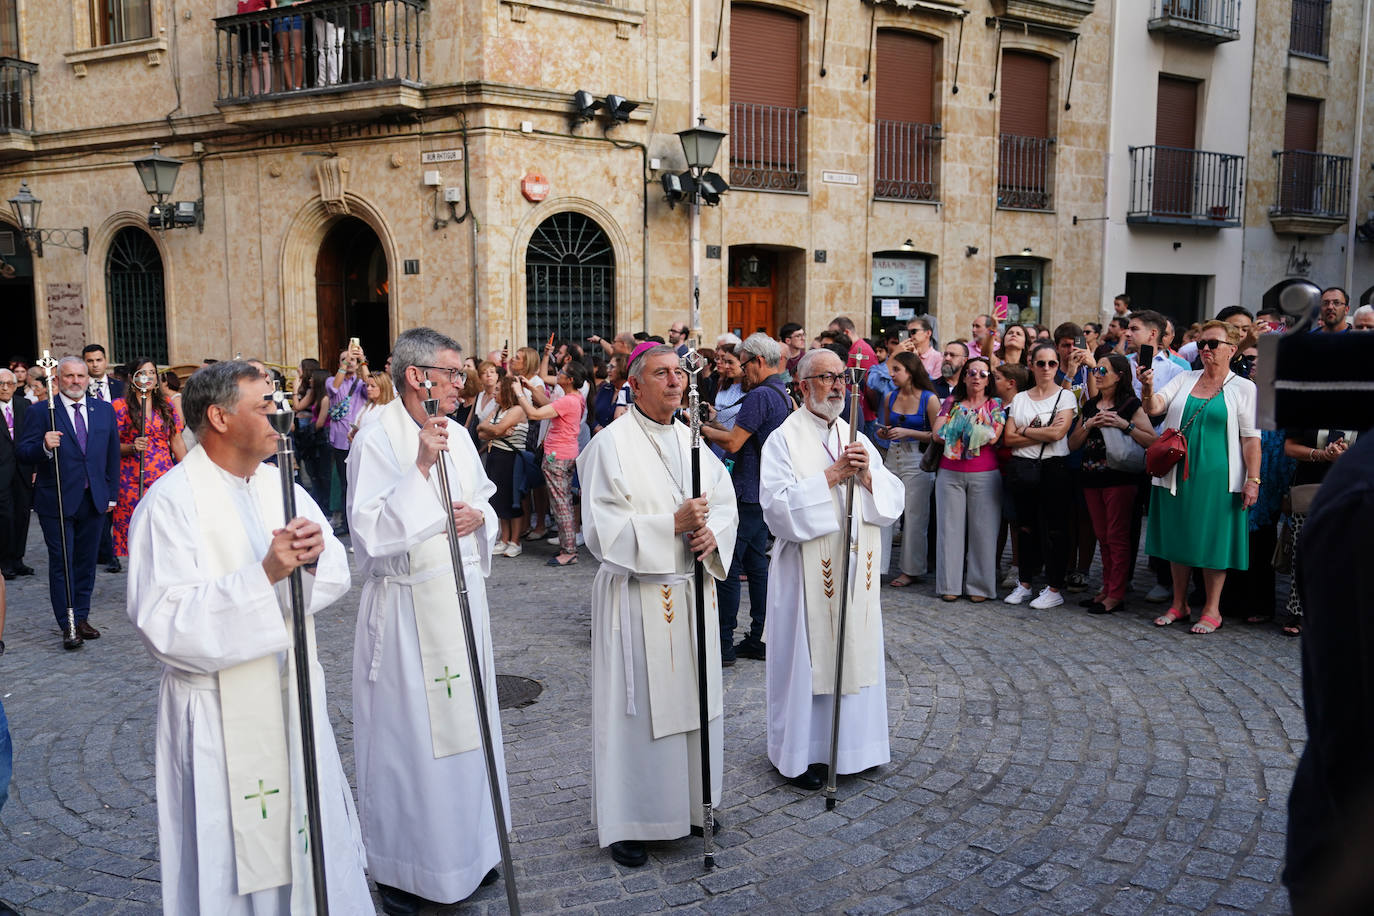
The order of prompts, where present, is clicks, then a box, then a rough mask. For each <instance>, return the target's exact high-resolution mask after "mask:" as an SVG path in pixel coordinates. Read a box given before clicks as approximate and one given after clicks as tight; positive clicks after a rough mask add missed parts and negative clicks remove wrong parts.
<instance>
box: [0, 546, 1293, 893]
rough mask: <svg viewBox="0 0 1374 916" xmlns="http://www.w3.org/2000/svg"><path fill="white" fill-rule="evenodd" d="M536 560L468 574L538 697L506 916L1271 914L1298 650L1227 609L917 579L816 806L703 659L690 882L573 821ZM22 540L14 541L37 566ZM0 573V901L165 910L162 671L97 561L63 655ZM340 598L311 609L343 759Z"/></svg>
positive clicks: (578, 709) (898, 594)
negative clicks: (715, 794)
mask: <svg viewBox="0 0 1374 916" xmlns="http://www.w3.org/2000/svg"><path fill="white" fill-rule="evenodd" d="M554 549H555V548H547V549H546V548H545V547H544V546H543V545H540V546H539V547H537V548H535V549H533V550H531V551H529V554H530V555H529V556H528V557H526V558H520V559H515V560H511V561H509V562H499V563H498V564H497V567H496V569H495V571H494V573H493V576H492V578H491V580H490V581H489V583H488V588H489V592H490V596H491V602H492V607H493V609H494V613H493V617H494V620H493V626H494V628H495V632H494V639H495V643H496V658H497V666H498V668H499V669H500V670H501V673H502V674H506V675H517V676H522V677H529V678H533V679H535V680H537V681H538V682H539V685H541V686H542V688H543V692H542V693H541V694H540V695H539V696H538V698H537V699H536V700H535V701H534V702H532V703H529V704H528V705H525V706H523V707H520V708H511V709H503V710H502V716H503V722H504V730H505V738H506V759H507V764H508V772H509V776H510V792H511V815H512V818H513V821H514V824H515V830H514V835H513V843H514V845H513V854H514V856H515V860H516V867H517V877H518V882H519V888H520V894H521V902H522V905H523V907H524V909H525V911H526V912H528V913H594V914H606V916H612V914H631V913H648V912H658V911H662V910H666V909H669V908H681V909H683V910H684V911H686V912H704V913H712V914H723V913H734V912H745V911H747V912H750V913H756V912H757V913H796V912H805V913H811V912H816V913H853V914H882V913H895V912H902V913H932V914H934V913H949V914H953V913H969V912H978V913H993V914H1011V913H1106V914H1110V916H1128V914H1135V913H1164V914H1172V913H1196V912H1244V913H1286V912H1287V911H1288V902H1287V896H1286V894H1285V892H1284V891H1283V889H1282V888H1281V887H1280V885H1279V883H1278V875H1279V872H1280V869H1281V865H1282V856H1283V847H1284V831H1285V829H1286V821H1287V816H1286V807H1285V806H1286V799H1287V792H1288V787H1289V784H1290V782H1291V780H1292V772H1293V768H1294V766H1295V765H1296V755H1297V752H1298V751H1299V750H1300V748H1301V744H1302V741H1303V740H1304V737H1305V734H1304V727H1303V719H1302V711H1301V706H1300V703H1301V693H1300V690H1301V688H1300V678H1299V671H1300V668H1299V666H1300V662H1299V656H1298V645H1297V643H1296V641H1294V640H1285V639H1283V638H1282V637H1280V636H1278V635H1277V634H1276V632H1275V631H1272V630H1270V629H1262V630H1261V629H1252V628H1247V627H1244V626H1241V625H1239V622H1232V625H1229V626H1228V627H1227V628H1226V629H1224V630H1223V631H1222V632H1221V633H1219V634H1217V635H1216V636H1214V637H1208V638H1206V639H1203V638H1199V637H1191V636H1189V635H1188V634H1186V633H1185V632H1182V630H1181V628H1178V627H1172V628H1169V629H1168V630H1165V631H1159V630H1156V629H1155V628H1153V627H1151V626H1150V625H1149V618H1148V616H1147V615H1144V614H1140V615H1136V614H1116V615H1110V616H1106V617H1090V616H1088V615H1086V614H1084V613H1082V612H1080V611H1078V610H1077V609H1074V610H1070V609H1069V607H1067V606H1066V607H1064V608H1057V609H1055V610H1053V611H1048V612H1035V611H1030V610H1028V609H1025V608H1013V607H1009V606H1006V605H1003V604H1001V603H1000V602H988V603H986V604H983V605H977V606H975V605H971V604H968V603H960V604H957V605H954V606H950V605H946V604H942V603H941V602H939V601H938V600H937V599H935V597H934V596H933V595H930V594H927V592H928V591H929V589H928V587H925V586H916V587H913V588H908V589H903V590H891V589H885V590H884V592H883V601H884V611H885V614H884V617H885V621H886V643H887V652H888V699H889V704H890V718H891V728H892V757H893V759H892V763H891V764H890V765H888V766H886V767H881V768H879V769H877V770H873V771H869V772H868V773H865V774H862V775H861V776H859V777H852V778H842V779H841V781H840V786H839V797H840V803H839V806H838V808H837V810H835V811H833V812H826V811H825V805H824V800H823V798H822V796H821V794H820V793H802V792H800V791H799V790H796V789H794V788H792V787H790V786H788V785H786V784H785V783H783V781H782V780H781V778H780V777H779V776H778V775H777V773H776V772H775V771H774V770H773V769H772V767H771V766H770V765H769V764H768V761H767V757H766V736H765V723H764V715H763V705H764V682H763V664H762V663H761V662H753V661H741V662H740V663H739V664H738V665H736V666H735V667H734V668H731V669H727V670H726V672H725V687H726V693H725V700H726V710H725V715H726V722H725V732H726V750H725V761H726V773H725V796H724V800H723V805H722V807H721V809H719V813H720V815H721V817H722V819H723V820H724V821H725V824H726V829H725V830H724V831H723V832H722V833H720V834H719V836H718V837H717V850H718V852H717V862H718V863H719V867H718V868H717V869H716V871H714V872H712V873H710V874H704V873H703V872H702V869H701V857H700V843H699V841H693V840H684V841H680V842H676V843H655V844H650V847H649V849H650V864H649V865H648V866H646V867H644V868H642V869H638V870H629V869H622V868H620V867H619V866H616V865H614V864H613V863H612V862H611V860H610V857H609V855H608V854H606V853H605V852H603V851H601V850H599V849H597V847H596V835H595V831H594V830H593V828H592V826H591V823H590V810H591V808H590V784H589V774H590V769H591V742H592V734H591V719H590V712H589V710H588V708H587V705H586V704H587V700H588V697H589V695H590V690H589V685H588V677H589V672H588V669H587V665H588V659H589V649H588V638H589V637H588V632H589V623H590V611H589V605H588V599H589V596H590V588H591V580H592V576H593V573H594V571H595V566H594V564H592V563H583V564H581V565H579V566H578V567H577V568H575V569H559V570H554V569H548V568H546V567H545V566H544V565H543V562H544V560H545V559H546V557H545V556H544V554H545V553H547V554H549V555H552V552H553V551H554ZM42 555H43V550H42V548H41V544H39V543H34V544H31V545H30V549H29V552H28V558H29V560H30V562H31V563H34V561H35V560H39V559H42V558H43V556H42ZM584 559H586V558H584ZM35 565H38V564H37V563H35ZM1142 568H1143V564H1142ZM357 581H358V580H357V579H356V577H355V583H356V582H357ZM7 584H8V585H9V586H10V590H9V595H10V605H9V622H8V625H7V629H6V634H5V637H6V644H7V647H8V651H7V652H6V654H5V655H4V656H3V657H2V658H0V694H3V696H4V698H5V704H6V711H7V712H8V714H9V717H10V722H11V728H12V729H13V732H14V738H15V758H16V759H15V782H14V785H13V787H12V794H11V799H10V803H9V805H8V806H7V807H6V809H5V811H4V814H3V816H0V899H4V900H6V901H7V902H9V903H10V904H12V905H14V906H16V907H18V908H19V910H20V911H21V912H23V913H26V914H47V913H51V914H59V913H60V914H69V913H81V914H86V913H90V914H102V916H104V914H124V913H128V914H134V913H140V914H142V913H157V912H160V892H159V884H158V859H157V810H156V803H155V801H154V797H153V788H154V787H153V783H154V774H153V737H154V714H155V710H156V705H157V683H158V669H157V665H156V664H155V663H154V662H153V661H152V660H151V658H150V657H149V656H148V655H147V653H146V652H145V651H144V650H143V647H142V646H141V644H140V643H139V641H138V638H137V636H136V634H135V633H134V631H133V628H132V626H131V625H130V624H129V623H128V621H127V618H126V617H125V616H124V613H123V602H124V593H123V586H124V577H123V576H114V575H109V574H106V573H104V572H101V573H100V574H99V577H98V579H97V586H96V606H97V608H98V610H96V611H95V612H94V613H93V615H92V622H94V623H95V624H96V625H97V626H99V627H101V628H102V630H103V632H104V634H105V635H104V638H102V639H101V640H100V641H99V642H96V643H92V644H90V645H87V646H86V647H85V648H83V649H82V650H81V651H79V652H72V653H66V652H63V651H62V649H61V646H60V644H59V642H58V636H57V632H56V629H55V628H54V626H53V624H52V620H51V615H50V612H49V611H48V605H47V590H46V574H45V572H44V571H43V570H42V569H39V572H38V575H37V576H35V577H32V578H21V579H17V580H13V581H11V582H9V583H7ZM1141 584H1144V583H1143V582H1142V583H1141ZM358 595H359V589H358V588H356V587H355V589H354V590H353V591H352V592H351V593H350V594H349V596H348V598H347V599H345V600H344V601H342V602H340V604H339V605H337V606H335V607H334V608H331V609H330V610H329V611H328V612H327V613H325V614H322V615H320V616H319V617H318V618H317V630H318V635H319V646H320V658H321V662H322V664H323V665H324V669H325V672H326V676H327V678H328V682H329V700H330V709H329V712H330V717H331V719H332V720H333V722H334V723H335V726H336V731H337V734H338V736H339V746H340V751H341V753H342V755H343V758H344V767H345V769H346V771H347V772H349V773H352V771H353V761H352V729H351V726H350V715H351V709H350V686H349V678H350V670H351V665H352V642H353V626H354V617H355V614H356V610H357V603H358ZM458 911H461V912H465V913H469V912H470V913H504V912H506V903H505V898H504V893H503V891H502V889H501V886H500V885H499V884H498V885H494V886H492V887H489V888H484V889H481V890H479V891H478V893H477V895H476V896H475V897H474V898H473V900H471V901H469V902H468V903H467V904H465V905H463V906H461V907H455V908H445V909H444V910H442V912H458Z"/></svg>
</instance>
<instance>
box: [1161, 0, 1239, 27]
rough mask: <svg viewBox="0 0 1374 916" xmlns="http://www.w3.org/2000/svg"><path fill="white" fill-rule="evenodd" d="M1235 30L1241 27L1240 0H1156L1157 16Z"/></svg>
mask: <svg viewBox="0 0 1374 916" xmlns="http://www.w3.org/2000/svg"><path fill="white" fill-rule="evenodd" d="M1165 16H1167V17H1168V18H1170V19H1182V20H1184V21H1185V22H1191V23H1196V24H1197V25H1203V26H1211V27H1213V28H1218V29H1225V30H1227V31H1235V30H1236V29H1238V28H1240V2H1239V0H1155V17H1156V18H1158V17H1165Z"/></svg>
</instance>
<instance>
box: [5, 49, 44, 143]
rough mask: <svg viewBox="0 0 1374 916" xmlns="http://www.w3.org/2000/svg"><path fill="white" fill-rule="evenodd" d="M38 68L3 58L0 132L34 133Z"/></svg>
mask: <svg viewBox="0 0 1374 916" xmlns="http://www.w3.org/2000/svg"><path fill="white" fill-rule="evenodd" d="M37 75H38V65H37V64H31V63H29V62H28V61H26V60H18V59H17V58H13V57H0V133H5V134H13V133H22V134H28V133H33V80H34V77H36V76H37Z"/></svg>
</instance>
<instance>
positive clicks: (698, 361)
mask: <svg viewBox="0 0 1374 916" xmlns="http://www.w3.org/2000/svg"><path fill="white" fill-rule="evenodd" d="M681 362H682V368H683V370H684V371H686V373H687V378H688V388H687V412H688V415H689V417H690V420H691V426H692V498H693V499H699V498H700V497H701V495H702V493H701V394H700V392H699V391H698V389H697V376H698V374H700V372H701V370H702V366H703V364H704V361H703V360H702V358H701V354H700V353H698V352H697V351H696V350H694V349H690V348H689V349H688V350H687V352H686V353H685V354H683V356H682V359H681ZM705 582H706V565H705V564H704V563H702V561H701V559H700V558H699V557H698V558H696V559H695V560H694V562H693V563H692V595H693V599H694V600H695V602H696V636H697V734H699V735H700V736H701V741H700V745H701V843H702V852H703V854H704V855H705V864H706V869H707V870H708V871H709V870H711V869H713V868H715V867H716V853H715V850H714V849H712V848H711V843H712V841H713V840H714V838H715V832H716V825H715V816H714V814H713V812H712V810H711V732H710V725H711V710H710V708H709V707H708V706H707V705H706V692H707V691H706V592H705Z"/></svg>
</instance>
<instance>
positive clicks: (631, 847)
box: [611, 840, 649, 868]
mask: <svg viewBox="0 0 1374 916" xmlns="http://www.w3.org/2000/svg"><path fill="white" fill-rule="evenodd" d="M611 858H612V859H615V861H616V862H617V863H618V864H620V865H624V866H625V867H626V868H639V867H640V866H641V865H643V864H644V863H645V862H647V861H649V853H648V852H647V851H646V850H645V849H644V844H643V843H641V842H639V841H638V840H619V841H618V842H615V843H612V844H611Z"/></svg>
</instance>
